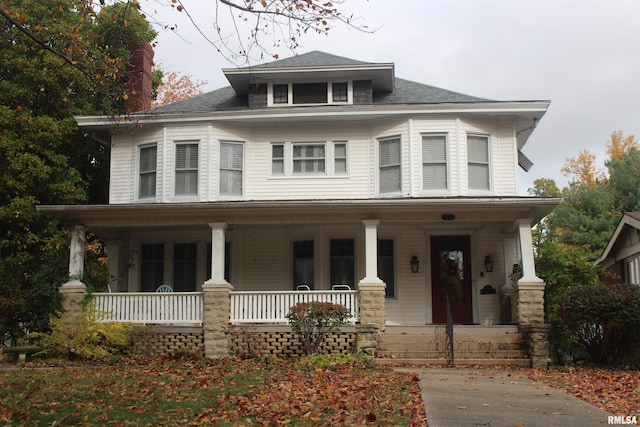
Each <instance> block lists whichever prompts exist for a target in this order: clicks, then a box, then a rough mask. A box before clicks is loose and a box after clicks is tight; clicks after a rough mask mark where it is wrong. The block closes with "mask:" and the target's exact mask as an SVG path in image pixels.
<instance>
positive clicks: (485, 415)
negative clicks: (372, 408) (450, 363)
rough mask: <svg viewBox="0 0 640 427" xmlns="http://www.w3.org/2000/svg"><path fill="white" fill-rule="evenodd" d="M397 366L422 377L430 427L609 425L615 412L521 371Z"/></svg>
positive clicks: (567, 426)
mask: <svg viewBox="0 0 640 427" xmlns="http://www.w3.org/2000/svg"><path fill="white" fill-rule="evenodd" d="M398 370H401V371H409V372H417V373H418V374H419V375H420V387H421V388H422V399H423V401H424V406H425V412H426V414H427V422H428V424H429V427H457V426H464V427H468V426H491V427H503V426H510V427H513V426H523V427H537V426H540V427H553V426H559V427H569V426H571V427H573V426H581V427H585V426H586V427H588V426H602V425H607V424H608V423H607V421H608V420H607V417H608V416H609V415H612V414H609V413H608V412H606V411H604V410H602V409H599V408H596V407H595V406H592V405H590V404H588V403H586V402H584V401H582V400H580V399H577V398H575V397H573V396H571V395H569V394H567V393H564V392H563V391H560V390H557V389H553V388H551V387H548V386H546V385H544V384H540V383H535V382H533V381H531V380H529V379H528V378H526V373H525V372H522V371H517V370H513V371H510V370H506V369H482V368H480V369H457V368H455V369H449V368H398ZM616 415H625V414H616ZM626 415H629V414H626Z"/></svg>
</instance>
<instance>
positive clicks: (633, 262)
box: [624, 255, 640, 286]
mask: <svg viewBox="0 0 640 427" xmlns="http://www.w3.org/2000/svg"><path fill="white" fill-rule="evenodd" d="M624 281H625V283H628V284H630V285H635V286H640V255H635V256H632V257H629V258H627V259H625V260H624Z"/></svg>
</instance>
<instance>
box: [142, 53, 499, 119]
mask: <svg viewBox="0 0 640 427" xmlns="http://www.w3.org/2000/svg"><path fill="white" fill-rule="evenodd" d="M363 64H365V65H366V64H371V63H368V62H362V61H356V60H353V59H349V58H343V57H340V56H336V55H331V54H328V53H324V52H319V51H313V52H309V53H306V54H304V55H298V56H294V57H291V58H286V59H281V60H278V61H273V62H269V63H266V64H262V65H257V66H255V67H251V68H285V67H286V68H291V67H294V68H295V67H313V66H327V65H329V66H332V65H333V66H339V65H363ZM394 86H395V88H394V91H393V92H382V93H380V92H376V93H374V96H373V104H378V105H402V104H442V103H474V102H493V100H490V99H485V98H478V97H475V96H470V95H465V94H462V93H458V92H453V91H450V90H446V89H441V88H438V87H435V86H429V85H426V84H422V83H417V82H413V81H410V80H404V79H400V78H395V81H394ZM242 109H248V101H247V97H246V96H238V95H237V94H236V93H235V91H234V90H233V88H232V87H231V86H226V87H223V88H221V89H216V90H214V91H212V92H208V93H205V94H202V95H199V96H195V97H193V98H190V99H187V100H184V101H180V102H176V103H173V104H167V105H162V106H160V107H156V108H153V109H151V110H149V111H147V112H144V113H152V114H164V113H196V112H210V111H225V110H242Z"/></svg>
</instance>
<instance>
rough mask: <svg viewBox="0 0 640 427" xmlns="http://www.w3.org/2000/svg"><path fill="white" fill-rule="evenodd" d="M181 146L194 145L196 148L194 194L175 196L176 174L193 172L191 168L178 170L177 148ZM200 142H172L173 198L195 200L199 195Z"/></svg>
mask: <svg viewBox="0 0 640 427" xmlns="http://www.w3.org/2000/svg"><path fill="white" fill-rule="evenodd" d="M181 145H195V146H196V154H197V156H198V158H197V167H196V168H195V172H196V189H195V190H196V191H195V193H187V194H177V191H176V190H177V185H178V179H177V176H178V172H185V171H187V172H189V171H191V172H192V171H194V169H193V168H183V169H180V170H178V146H181ZM200 148H201V147H200V141H197V140H184V141H174V144H173V174H172V175H173V185H172V187H173V197H174V198H177V199H197V198H198V197H199V195H200V190H201V188H200V187H201V185H200V172H201V164H200V163H201V158H202V156H201V155H200Z"/></svg>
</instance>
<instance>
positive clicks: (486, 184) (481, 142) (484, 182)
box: [467, 135, 491, 190]
mask: <svg viewBox="0 0 640 427" xmlns="http://www.w3.org/2000/svg"><path fill="white" fill-rule="evenodd" d="M467 161H468V169H469V172H468V174H469V178H468V179H469V184H468V185H469V189H472V190H489V189H490V188H491V187H490V180H489V137H488V136H483V135H467Z"/></svg>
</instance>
